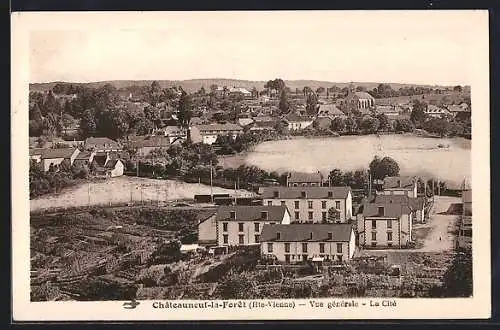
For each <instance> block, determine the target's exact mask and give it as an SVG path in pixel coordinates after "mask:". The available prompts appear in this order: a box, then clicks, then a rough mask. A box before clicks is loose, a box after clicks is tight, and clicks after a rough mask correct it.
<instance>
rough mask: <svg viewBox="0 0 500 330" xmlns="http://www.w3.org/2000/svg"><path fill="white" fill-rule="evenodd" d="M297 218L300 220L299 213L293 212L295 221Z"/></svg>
mask: <svg viewBox="0 0 500 330" xmlns="http://www.w3.org/2000/svg"><path fill="white" fill-rule="evenodd" d="M299 218H300V215H299V212H295V220H299Z"/></svg>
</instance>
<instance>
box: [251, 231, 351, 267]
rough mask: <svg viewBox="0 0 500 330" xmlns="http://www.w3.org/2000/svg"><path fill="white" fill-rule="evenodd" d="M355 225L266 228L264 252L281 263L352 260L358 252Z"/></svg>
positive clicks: (263, 234) (262, 237) (261, 245)
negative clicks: (356, 250) (356, 251)
mask: <svg viewBox="0 0 500 330" xmlns="http://www.w3.org/2000/svg"><path fill="white" fill-rule="evenodd" d="M355 242H356V239H355V234H354V230H353V226H352V225H351V224H290V225H274V226H270V225H265V226H264V229H263V230H262V235H261V243H260V250H261V255H262V256H263V257H268V256H274V257H276V259H277V260H278V261H280V262H285V263H299V262H304V261H307V260H314V261H326V260H330V261H337V262H342V261H348V260H350V259H351V258H352V257H353V255H354V252H355V249H356V245H355V244H356V243H355Z"/></svg>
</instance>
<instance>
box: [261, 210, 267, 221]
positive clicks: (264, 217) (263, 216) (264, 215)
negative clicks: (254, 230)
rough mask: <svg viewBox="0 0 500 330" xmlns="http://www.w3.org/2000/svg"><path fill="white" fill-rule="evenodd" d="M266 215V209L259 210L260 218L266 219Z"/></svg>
mask: <svg viewBox="0 0 500 330" xmlns="http://www.w3.org/2000/svg"><path fill="white" fill-rule="evenodd" d="M267 215H268V213H267V211H262V212H260V218H261V219H262V220H267Z"/></svg>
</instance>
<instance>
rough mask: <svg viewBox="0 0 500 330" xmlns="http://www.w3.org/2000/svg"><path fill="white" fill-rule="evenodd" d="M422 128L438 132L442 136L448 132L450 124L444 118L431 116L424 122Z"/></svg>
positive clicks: (430, 131)
mask: <svg viewBox="0 0 500 330" xmlns="http://www.w3.org/2000/svg"><path fill="white" fill-rule="evenodd" d="M423 129H425V130H426V131H427V132H429V133H435V134H439V135H440V136H441V137H443V136H446V135H448V134H449V133H450V129H451V125H450V123H449V122H448V121H447V120H446V119H443V118H432V119H429V120H427V121H426V122H425V123H424V125H423Z"/></svg>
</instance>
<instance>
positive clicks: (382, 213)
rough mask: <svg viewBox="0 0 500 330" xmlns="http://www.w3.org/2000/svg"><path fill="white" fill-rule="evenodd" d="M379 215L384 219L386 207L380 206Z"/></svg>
mask: <svg viewBox="0 0 500 330" xmlns="http://www.w3.org/2000/svg"><path fill="white" fill-rule="evenodd" d="M378 215H379V216H380V217H383V216H384V207H383V206H379V207H378Z"/></svg>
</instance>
